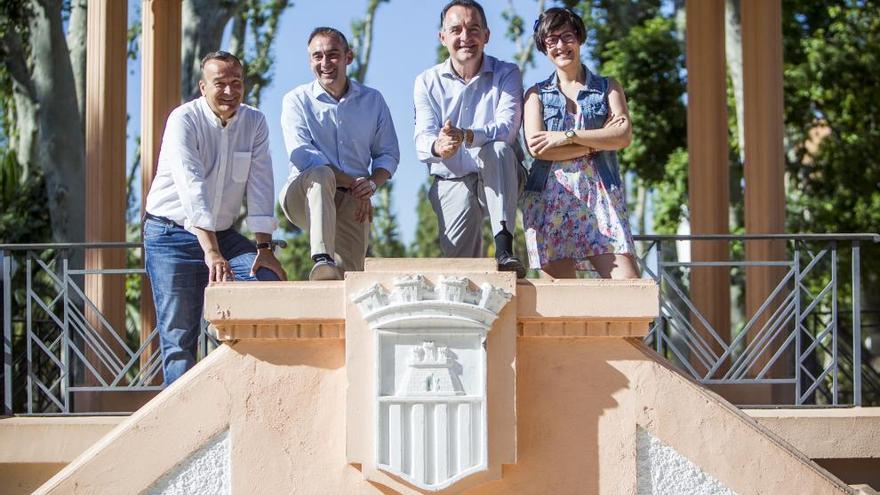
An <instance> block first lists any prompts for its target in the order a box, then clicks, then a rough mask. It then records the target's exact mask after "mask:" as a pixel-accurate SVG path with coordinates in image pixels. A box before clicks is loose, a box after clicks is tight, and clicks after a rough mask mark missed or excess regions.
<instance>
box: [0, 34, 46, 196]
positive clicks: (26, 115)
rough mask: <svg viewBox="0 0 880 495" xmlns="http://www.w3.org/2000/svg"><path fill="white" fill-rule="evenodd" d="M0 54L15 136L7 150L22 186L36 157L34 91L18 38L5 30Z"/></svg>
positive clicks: (35, 104) (35, 101)
mask: <svg viewBox="0 0 880 495" xmlns="http://www.w3.org/2000/svg"><path fill="white" fill-rule="evenodd" d="M3 45H4V47H5V50H4V51H3V55H4V62H5V65H6V70H7V71H9V75H10V77H11V79H12V101H13V105H14V113H15V115H14V118H15V123H16V124H15V129H16V132H15V133H12V135H11V136H9V145H10V148H12V150H13V151H14V152H15V154H16V157H17V159H18V164H19V166H20V167H21V176H20V177H21V181H22V183H24V182H26V181H28V180H29V179H30V175H31V173H30V172H31V167H32V166H33V165H34V164H33V162H32V161H31V160H33V157H34V156H36V150H37V148H36V146H37V130H38V127H37V94H36V93H37V90H36V88H35V87H34V82H33V81H32V80H31V73H30V69H28V63H27V61H26V60H25V53H26V51H25V48H24V46H23V43H22V40H21V37H20V36H19V35H18V34H17V33H15V32H13V31H11V30H9V31H7V32H6V33H4V36H3Z"/></svg>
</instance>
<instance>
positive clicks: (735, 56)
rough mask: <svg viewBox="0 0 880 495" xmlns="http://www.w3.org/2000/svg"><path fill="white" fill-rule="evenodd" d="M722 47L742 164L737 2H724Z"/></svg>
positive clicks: (741, 97)
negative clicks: (733, 101)
mask: <svg viewBox="0 0 880 495" xmlns="http://www.w3.org/2000/svg"><path fill="white" fill-rule="evenodd" d="M724 45H725V52H726V55H727V71H728V73H729V74H730V80H731V82H732V83H733V96H734V98H735V99H736V140H737V143H739V161H740V163H742V161H743V159H744V157H745V131H744V130H743V129H744V128H743V64H742V27H741V23H740V17H739V0H725V2H724Z"/></svg>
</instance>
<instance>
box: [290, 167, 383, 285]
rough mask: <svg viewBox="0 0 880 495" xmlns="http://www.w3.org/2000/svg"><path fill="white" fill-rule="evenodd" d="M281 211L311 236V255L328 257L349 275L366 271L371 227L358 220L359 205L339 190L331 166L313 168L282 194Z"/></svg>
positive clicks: (291, 183)
mask: <svg viewBox="0 0 880 495" xmlns="http://www.w3.org/2000/svg"><path fill="white" fill-rule="evenodd" d="M282 197H283V200H282V201H281V209H282V210H284V215H285V216H287V219H288V220H290V222H291V223H293V224H294V225H296V226H297V227H299V228H301V229H302V230H303V231H305V232H308V233H309V243H310V246H311V255H315V254H320V253H326V254H330V255H332V256H333V257H334V258H335V259H336V263H337V265H339V268H340V269H342V271H343V272H345V271H349V270H351V271H363V269H364V258H365V257H366V255H367V243H368V242H369V239H370V223H369V222H364V223H358V222H356V221H355V219H354V214H355V212H356V211H357V201H355V199H354V198H353V197H352V196H351V194H349V193H348V192H345V191H337V190H336V176H335V175H333V170H332V169H331V168H330V167H327V166H321V167H313V168H310V169H308V170H306V171H304V172H302V173H301V174H299V175H298V176H297V177H296V179H294V180H293V181H291V182H290V183H289V184H287V186H285V190H284V191H283V192H282Z"/></svg>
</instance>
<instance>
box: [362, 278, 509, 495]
mask: <svg viewBox="0 0 880 495" xmlns="http://www.w3.org/2000/svg"><path fill="white" fill-rule="evenodd" d="M511 297H512V294H510V293H508V292H506V291H504V290H502V289H499V288H497V287H494V286H492V285H490V284H488V283H486V284H482V285H481V286H480V287H474V286H473V284H472V283H471V281H470V280H468V279H467V278H465V277H449V276H441V277H439V278H438V281H437V285H436V287H435V286H432V285H431V284H430V283H429V282H428V281H427V280H426V279H425V278H424V277H423V276H421V275H414V276H406V277H400V278H397V279H395V280H394V283H393V288H392V290H391V292H390V293H389V292H388V291H387V290H386V289H385V288H384V287H383V286H381V285H378V284H376V285H373V286H372V287H370V288H368V289H367V290H365V291H363V292H361V293H359V294H357V295H356V296H354V298H353V302H354V303H355V304H356V305H357V306H358V308H359V309H360V311H361V313H362V314H363V317H364V319H365V320H366V321H367V323H368V325H369V326H370V329H371V330H372V331H373V332H375V339H376V340H375V342H376V345H375V349H376V351H375V352H376V356H375V357H376V359H375V363H376V366H375V367H376V370H375V380H376V382H375V387H374V390H375V391H376V393H375V397H374V418H375V424H374V435H375V438H374V442H373V444H374V446H375V452H374V455H375V464H376V466H378V467H379V468H380V469H382V470H385V471H387V472H389V473H391V474H394V475H396V476H399V477H401V478H403V479H405V480H406V481H408V482H409V483H411V484H413V485H414V486H416V487H418V488H420V489H423V490H432V491H433V490H441V489H444V488H446V487H448V486H450V485H451V484H453V483H455V482H456V481H458V480H460V479H462V478H464V477H466V476H468V475H470V474H473V473H476V472H479V471H483V470H486V469H487V466H488V459H487V457H488V453H487V448H488V434H487V431H488V430H487V412H486V411H487V404H486V368H487V367H486V336H487V334H488V332H489V330H490V328H491V325H492V322H493V321H494V320H495V319H496V318H497V316H498V312H499V311H500V310H501V309H502V308H503V307H504V305H505V304H507V302H509V301H510V299H511Z"/></svg>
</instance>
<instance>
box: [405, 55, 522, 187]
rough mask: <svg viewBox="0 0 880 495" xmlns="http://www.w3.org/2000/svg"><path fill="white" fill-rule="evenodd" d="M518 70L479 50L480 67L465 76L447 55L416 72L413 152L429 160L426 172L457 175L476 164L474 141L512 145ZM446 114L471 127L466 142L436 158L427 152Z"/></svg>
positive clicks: (518, 106) (517, 117)
mask: <svg viewBox="0 0 880 495" xmlns="http://www.w3.org/2000/svg"><path fill="white" fill-rule="evenodd" d="M522 99H523V85H522V74H521V73H520V70H519V68H518V67H517V66H516V65H515V64H511V63H509V62H502V61H500V60H498V59H496V58H495V57H492V56H489V55H483V64H482V66H481V67H480V72H479V73H478V74H477V75H476V76H475V77H473V78H472V79H471V80H470V81H465V80H464V79H462V78H461V77H460V76H459V75H458V74H456V73H455V71H454V70H452V64H451V62H450V61H449V60H448V59H447V60H446V62H443V63H442V64H438V65H435V66H434V67H431V68H430V69H428V70H426V71H425V72H422V73H421V74H419V76H418V77H417V78H416V83H415V88H414V89H413V100H414V103H415V112H416V126H415V145H416V154H417V155H418V158H419V160H420V161H422V162H425V163H427V164H429V166H430V173H431V174H432V175H438V176H440V177H444V178H453V177H463V176H465V175H468V174H471V173H473V172H476V171H477V170H479V168H480V166H479V156H478V154H479V152H480V147H481V146H483V145H484V144H486V143H490V142H493V141H502V142H505V143H507V144H510V145H512V144H513V143H514V142H516V140H517V137H518V136H519V126H520V123H521V122H522ZM447 120H450V121H452V125H453V126H455V127H458V128H461V129H470V130H472V131H473V132H474V140H473V143H472V144H471V145H470V147H465V145H462V146H461V147H459V149H458V151H457V152H456V153H455V154H454V155H452V156H451V157H449V158H447V159H445V160H442V159H441V158H440V157H438V156H435V155H434V154H433V153H432V152H431V147H432V146H433V144H434V141H436V140H437V136H439V135H440V128H442V127H443V124H445V123H446V121H447Z"/></svg>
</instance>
